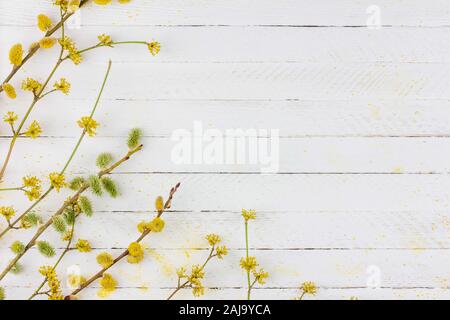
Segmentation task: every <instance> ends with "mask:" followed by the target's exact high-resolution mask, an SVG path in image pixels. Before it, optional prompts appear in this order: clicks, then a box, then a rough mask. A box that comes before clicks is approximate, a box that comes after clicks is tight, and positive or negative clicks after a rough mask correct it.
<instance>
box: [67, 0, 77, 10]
mask: <svg viewBox="0 0 450 320" xmlns="http://www.w3.org/2000/svg"><path fill="white" fill-rule="evenodd" d="M79 8H80V0H70V1H69V5H68V7H67V10H68V11H69V12H70V13H73V12H75V11H77V10H78V9H79Z"/></svg>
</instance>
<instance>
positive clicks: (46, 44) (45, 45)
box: [39, 37, 56, 49]
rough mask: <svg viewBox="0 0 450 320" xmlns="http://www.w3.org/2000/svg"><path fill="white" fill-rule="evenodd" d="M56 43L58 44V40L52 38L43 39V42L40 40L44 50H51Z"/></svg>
mask: <svg viewBox="0 0 450 320" xmlns="http://www.w3.org/2000/svg"><path fill="white" fill-rule="evenodd" d="M55 43H56V39H55V38H50V37H45V38H42V39H41V40H39V46H40V47H41V48H42V49H50V48H52V47H53V46H54V45H55Z"/></svg>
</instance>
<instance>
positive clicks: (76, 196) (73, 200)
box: [0, 145, 143, 281]
mask: <svg viewBox="0 0 450 320" xmlns="http://www.w3.org/2000/svg"><path fill="white" fill-rule="evenodd" d="M142 148H143V145H139V146H137V147H136V148H134V149H131V150H129V151H128V152H127V154H126V155H125V156H124V157H123V158H121V159H120V160H119V161H117V162H116V163H114V164H113V165H111V166H110V167H108V168H106V169H103V170H101V171H100V172H99V173H98V174H97V175H98V177H99V178H102V177H103V176H105V175H108V174H110V173H111V172H112V171H113V170H114V169H115V168H117V167H118V166H120V165H121V164H122V163H124V162H126V161H127V160H129V159H130V158H131V156H132V155H134V154H135V153H136V152H139V151H141V150H142ZM89 188H90V186H89V185H88V184H85V185H83V186H82V187H81V188H80V189H79V190H78V191H77V192H75V194H74V195H73V196H72V197H70V198H69V199H68V200H66V201H65V202H64V204H63V205H62V206H61V208H59V210H58V211H56V212H55V213H54V214H53V215H52V216H51V217H50V219H48V221H47V222H46V223H45V224H43V225H42V226H41V227H40V228H39V229H38V230H37V232H36V233H35V235H34V236H33V238H32V239H31V240H30V241H29V242H28V244H27V245H26V246H25V249H24V250H23V252H21V253H19V254H18V255H16V257H15V258H14V259H13V260H12V261H11V262H10V263H9V264H8V266H7V267H6V268H5V269H4V270H3V272H2V273H1V274H0V281H1V280H3V278H4V277H5V276H6V275H7V274H8V272H9V271H11V269H12V268H13V267H14V266H15V264H16V263H17V262H18V261H19V260H20V259H21V258H22V257H23V256H24V255H25V254H26V253H27V252H28V251H29V250H30V249H31V248H32V247H33V246H34V245H35V244H36V241H37V240H38V239H39V237H40V236H41V235H42V234H43V233H44V232H45V230H47V228H48V227H49V226H51V225H52V222H53V219H54V218H55V217H58V216H60V215H61V214H63V213H64V211H65V210H66V208H68V207H69V206H71V205H72V204H74V203H76V202H77V201H78V199H79V197H80V196H81V195H82V194H83V193H84V192H85V191H86V190H88V189H89Z"/></svg>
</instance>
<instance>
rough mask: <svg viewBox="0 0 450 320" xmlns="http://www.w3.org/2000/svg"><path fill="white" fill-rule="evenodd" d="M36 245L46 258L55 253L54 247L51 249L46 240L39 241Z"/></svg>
mask: <svg viewBox="0 0 450 320" xmlns="http://www.w3.org/2000/svg"><path fill="white" fill-rule="evenodd" d="M37 247H38V250H39V252H40V253H41V254H42V255H43V256H45V257H47V258H51V257H53V256H54V255H55V249H53V247H52V246H51V245H50V243H48V242H47V241H39V242H38V243H37Z"/></svg>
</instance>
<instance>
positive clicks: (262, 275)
mask: <svg viewBox="0 0 450 320" xmlns="http://www.w3.org/2000/svg"><path fill="white" fill-rule="evenodd" d="M253 276H254V277H255V280H256V281H257V282H258V283H259V284H265V283H266V279H267V278H268V277H269V273H268V272H265V271H264V269H259V271H253Z"/></svg>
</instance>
